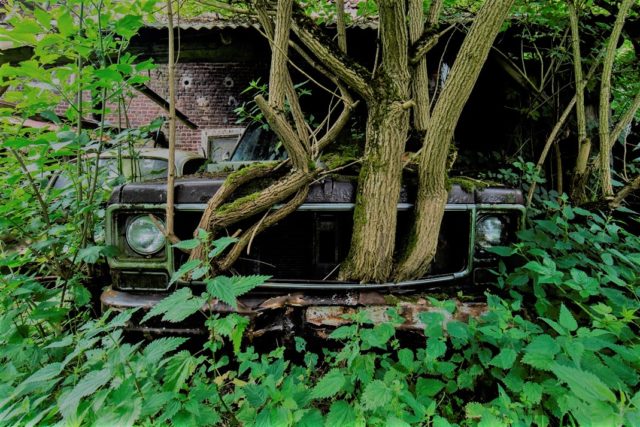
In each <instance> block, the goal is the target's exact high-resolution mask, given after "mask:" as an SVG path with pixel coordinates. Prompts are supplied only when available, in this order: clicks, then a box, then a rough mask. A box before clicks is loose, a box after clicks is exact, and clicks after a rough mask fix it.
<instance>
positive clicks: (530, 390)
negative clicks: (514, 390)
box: [522, 381, 542, 405]
mask: <svg viewBox="0 0 640 427" xmlns="http://www.w3.org/2000/svg"><path fill="white" fill-rule="evenodd" d="M522 396H523V398H524V400H525V401H526V402H528V403H530V404H532V405H537V404H538V403H540V401H541V400H542V386H541V385H540V384H537V383H533V382H530V381H528V382H526V383H525V384H524V385H523V386H522Z"/></svg>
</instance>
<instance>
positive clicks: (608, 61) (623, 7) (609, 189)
mask: <svg viewBox="0 0 640 427" xmlns="http://www.w3.org/2000/svg"><path fill="white" fill-rule="evenodd" d="M633 2H634V1H633V0H623V1H622V3H621V4H620V9H619V10H618V16H617V17H616V22H615V24H614V26H613V30H612V31H611V36H610V37H609V43H608V44H607V51H606V54H605V58H604V63H603V64H604V65H603V67H602V79H601V81H600V109H599V112H598V114H599V118H600V123H599V127H600V129H599V139H600V182H601V184H602V197H604V198H605V199H607V198H612V197H613V184H612V180H611V164H610V163H611V148H612V147H613V144H614V142H615V140H613V141H612V140H611V133H610V132H609V127H610V123H609V122H610V118H611V100H610V98H611V75H612V74H613V62H614V61H615V55H616V47H617V46H618V39H619V38H620V34H621V33H622V28H623V27H624V21H625V19H626V17H627V14H628V13H629V9H631V6H632V5H633Z"/></svg>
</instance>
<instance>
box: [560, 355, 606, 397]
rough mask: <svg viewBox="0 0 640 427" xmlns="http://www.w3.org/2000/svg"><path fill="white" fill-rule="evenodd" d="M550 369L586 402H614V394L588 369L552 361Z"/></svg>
mask: <svg viewBox="0 0 640 427" xmlns="http://www.w3.org/2000/svg"><path fill="white" fill-rule="evenodd" d="M551 371H553V373H554V374H556V376H557V377H558V379H559V380H560V381H562V382H564V383H566V384H567V385H568V386H569V388H570V389H571V391H572V392H573V393H574V394H575V395H576V396H578V397H579V398H580V399H582V400H584V401H586V402H597V401H601V402H611V403H615V402H616V395H615V394H614V393H613V392H612V391H611V390H610V389H609V387H607V386H606V385H605V384H604V383H603V382H602V380H600V378H598V377H597V376H595V375H594V374H592V373H591V372H588V371H583V370H581V369H577V368H572V367H569V366H563V365H559V364H557V363H554V364H553V365H552V366H551Z"/></svg>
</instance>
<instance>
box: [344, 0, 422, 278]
mask: <svg viewBox="0 0 640 427" xmlns="http://www.w3.org/2000/svg"><path fill="white" fill-rule="evenodd" d="M379 14H380V37H381V42H382V67H381V69H380V72H379V74H378V77H377V79H378V80H377V83H378V84H377V85H375V86H376V88H377V94H376V96H374V97H373V99H371V100H369V101H368V103H367V107H368V110H369V112H368V117H367V135H366V138H367V142H366V146H365V153H364V159H363V163H362V168H361V171H360V177H359V179H358V193H357V197H356V208H355V211H354V225H353V235H352V240H351V248H350V251H349V255H348V257H347V260H346V261H345V263H344V264H343V265H342V268H341V271H340V278H341V279H351V280H359V281H360V282H383V281H386V280H388V279H389V276H390V274H391V271H392V268H393V254H394V250H395V236H396V222H397V208H398V199H399V197H400V185H401V181H402V153H403V152H404V147H405V143H406V140H407V135H408V132H409V113H408V111H407V109H406V108H405V103H406V102H407V101H408V98H409V80H410V76H409V67H408V61H409V58H408V34H407V26H406V22H407V16H406V10H405V8H404V2H398V1H395V0H380V1H379Z"/></svg>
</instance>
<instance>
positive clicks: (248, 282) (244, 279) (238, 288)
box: [231, 276, 271, 297]
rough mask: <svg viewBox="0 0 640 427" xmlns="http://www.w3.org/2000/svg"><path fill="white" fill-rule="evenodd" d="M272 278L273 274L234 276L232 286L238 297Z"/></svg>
mask: <svg viewBox="0 0 640 427" xmlns="http://www.w3.org/2000/svg"><path fill="white" fill-rule="evenodd" d="M270 278H271V276H232V277H231V282H232V284H231V286H232V288H233V294H234V295H235V296H236V297H239V296H241V295H244V294H246V293H247V292H250V291H252V290H253V289H255V288H256V287H258V286H260V285H262V284H263V283H264V282H266V281H267V280H269V279H270Z"/></svg>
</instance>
